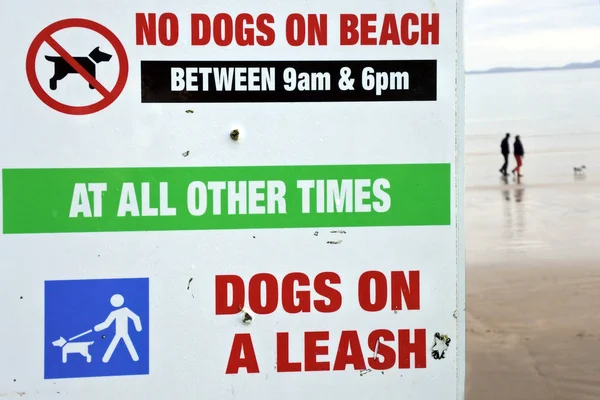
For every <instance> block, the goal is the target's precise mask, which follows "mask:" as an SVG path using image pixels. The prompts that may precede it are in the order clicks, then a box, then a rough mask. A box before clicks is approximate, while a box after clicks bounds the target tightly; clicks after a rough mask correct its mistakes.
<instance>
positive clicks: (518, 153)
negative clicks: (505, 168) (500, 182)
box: [512, 135, 525, 177]
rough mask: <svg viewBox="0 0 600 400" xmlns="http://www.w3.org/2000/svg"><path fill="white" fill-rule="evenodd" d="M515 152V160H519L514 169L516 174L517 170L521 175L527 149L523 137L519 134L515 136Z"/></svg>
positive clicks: (513, 171)
mask: <svg viewBox="0 0 600 400" xmlns="http://www.w3.org/2000/svg"><path fill="white" fill-rule="evenodd" d="M513 154H514V155H515V160H517V166H516V167H515V168H514V169H513V170H512V173H513V174H514V173H515V171H517V175H518V176H519V177H521V176H523V175H521V165H523V158H525V150H524V149H523V143H521V138H520V136H519V135H517V136H515V144H514V150H513Z"/></svg>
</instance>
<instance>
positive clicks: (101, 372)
mask: <svg viewBox="0 0 600 400" xmlns="http://www.w3.org/2000/svg"><path fill="white" fill-rule="evenodd" d="M148 288H149V286H148V279H147V278H135V279H82V280H58V281H46V282H45V291H44V306H45V309H44V319H45V329H44V378H45V379H59V378H80V377H92V376H117V375H139V374H148V372H149V356H150V354H149V349H148V346H149V342H148V338H149V329H150V326H149V313H148V307H149V293H148Z"/></svg>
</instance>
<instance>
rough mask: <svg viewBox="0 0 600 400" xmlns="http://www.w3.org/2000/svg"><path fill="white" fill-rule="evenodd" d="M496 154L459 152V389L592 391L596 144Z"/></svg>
mask: <svg viewBox="0 0 600 400" xmlns="http://www.w3.org/2000/svg"><path fill="white" fill-rule="evenodd" d="M599 136H600V135H599ZM524 144H525V146H526V151H527V142H525V143H524ZM496 147H497V145H496V143H495V142H494V146H493V148H496ZM500 164H501V156H500V155H495V154H483V153H482V154H473V153H472V154H470V155H469V154H468V155H467V197H466V207H467V209H466V227H467V243H466V246H467V399H468V400H479V399H481V400H500V399H502V400H504V399H513V400H519V399H523V400H525V399H527V400H536V399H544V400H547V399H561V400H562V399H564V400H580V399H581V400H587V399H589V400H592V399H594V400H598V399H600V361H599V360H600V313H599V312H598V310H600V268H599V267H600V243H599V242H600V148H595V147H590V148H588V149H585V150H573V151H568V150H567V151H563V150H561V151H552V150H549V151H545V152H541V153H540V154H531V155H529V154H527V155H526V159H525V164H524V166H523V170H522V173H523V175H524V177H523V178H522V179H521V180H520V182H515V181H514V180H513V179H512V177H511V178H509V179H508V180H507V181H506V182H505V181H503V180H502V179H500V174H499V172H498V169H499V167H500ZM582 164H585V165H586V166H587V171H586V175H585V176H584V177H577V176H575V175H574V174H573V166H575V165H582ZM512 166H514V161H513V160H511V168H512Z"/></svg>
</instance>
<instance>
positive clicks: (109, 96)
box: [26, 18, 129, 115]
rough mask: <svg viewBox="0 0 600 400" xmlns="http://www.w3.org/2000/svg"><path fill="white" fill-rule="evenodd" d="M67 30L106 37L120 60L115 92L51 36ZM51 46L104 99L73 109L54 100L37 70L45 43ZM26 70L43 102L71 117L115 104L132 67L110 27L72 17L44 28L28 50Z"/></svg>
mask: <svg viewBox="0 0 600 400" xmlns="http://www.w3.org/2000/svg"><path fill="white" fill-rule="evenodd" d="M68 28H86V29H90V30H92V31H94V32H96V33H99V34H100V35H102V36H104V37H105V38H106V39H107V40H108V41H109V42H110V44H111V45H112V46H113V47H114V49H115V51H116V52H117V57H118V59H119V76H118V78H117V83H116V84H115V87H114V88H113V89H112V90H108V89H106V88H105V87H104V86H103V85H102V84H101V83H100V82H98V81H97V80H96V79H95V78H94V77H93V76H92V75H91V74H89V73H88V72H87V71H86V70H85V69H84V68H83V66H81V64H79V63H78V62H77V61H75V59H74V58H73V56H71V55H70V54H69V53H68V52H67V51H66V50H65V49H64V48H63V47H62V46H61V45H60V44H58V42H57V41H56V40H54V39H53V38H52V36H51V35H52V34H53V33H56V32H58V31H60V30H63V29H68ZM44 43H48V45H49V46H50V47H51V48H52V49H53V50H54V51H56V52H57V53H58V55H59V56H61V57H62V58H63V59H64V60H65V61H66V62H67V63H69V65H70V66H71V67H72V68H73V69H75V70H76V71H77V72H78V73H79V75H81V76H82V77H83V78H84V79H85V80H86V81H87V82H88V83H89V84H90V85H92V86H94V88H95V89H96V90H97V91H98V92H99V93H100V94H101V95H102V100H100V101H98V102H96V103H93V104H90V105H87V106H71V105H68V104H64V103H61V102H60V101H58V100H56V99H54V98H52V96H50V95H49V94H48V93H47V92H46V91H45V90H44V89H43V88H42V85H41V84H40V81H39V78H38V76H37V73H36V70H35V59H36V57H37V54H38V52H39V51H40V48H41V47H42V44H44ZM26 71H27V79H28V80H29V84H30V85H31V88H32V89H33V91H34V92H35V94H36V95H37V96H38V97H39V98H40V100H42V101H43V102H44V103H46V105H48V106H49V107H51V108H53V109H54V110H56V111H60V112H62V113H65V114H71V115H86V114H93V113H95V112H98V111H100V110H103V109H105V108H106V107H108V106H109V105H110V104H112V102H114V101H115V100H116V99H117V97H119V95H120V94H121V92H122V91H123V89H124V88H125V83H126V82H127V75H128V73H129V64H128V61H127V53H126V52H125V48H124V47H123V44H122V43H121V41H120V40H119V39H118V38H117V36H115V34H114V33H112V32H111V31H110V30H109V29H108V28H107V27H105V26H104V25H101V24H99V23H97V22H94V21H90V20H88V19H82V18H70V19H63V20H61V21H58V22H55V23H53V24H50V25H48V26H47V27H46V28H44V29H43V30H42V31H41V32H40V33H39V34H38V35H37V36H36V37H35V38H34V39H33V41H32V42H31V45H30V46H29V50H28V51H27V60H26Z"/></svg>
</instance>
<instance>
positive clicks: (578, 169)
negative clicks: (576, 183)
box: [573, 165, 585, 175]
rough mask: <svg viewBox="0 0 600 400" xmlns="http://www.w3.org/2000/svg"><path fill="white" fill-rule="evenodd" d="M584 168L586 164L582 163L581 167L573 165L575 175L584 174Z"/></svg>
mask: <svg viewBox="0 0 600 400" xmlns="http://www.w3.org/2000/svg"><path fill="white" fill-rule="evenodd" d="M584 169H585V165H582V166H581V167H573V173H574V174H575V175H583V173H584Z"/></svg>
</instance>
